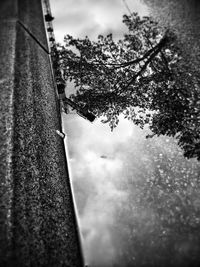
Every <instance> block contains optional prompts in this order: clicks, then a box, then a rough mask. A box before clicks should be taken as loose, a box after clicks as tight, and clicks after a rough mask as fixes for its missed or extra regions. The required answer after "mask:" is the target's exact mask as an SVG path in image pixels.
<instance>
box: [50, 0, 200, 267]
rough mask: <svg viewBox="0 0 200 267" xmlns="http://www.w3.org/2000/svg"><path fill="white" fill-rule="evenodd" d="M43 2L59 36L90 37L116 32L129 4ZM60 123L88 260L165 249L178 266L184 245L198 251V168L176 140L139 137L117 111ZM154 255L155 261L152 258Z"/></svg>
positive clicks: (163, 256) (107, 264) (108, 262)
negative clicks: (115, 122) (112, 124)
mask: <svg viewBox="0 0 200 267" xmlns="http://www.w3.org/2000/svg"><path fill="white" fill-rule="evenodd" d="M50 2H51V9H52V13H53V16H54V17H55V20H54V30H55V36H56V39H57V41H59V42H62V40H63V38H64V35H66V34H71V35H73V36H75V37H84V36H86V35H87V36H89V38H92V39H95V38H96V37H97V36H98V35H99V34H107V33H110V32H112V33H113V34H114V37H115V38H116V39H118V38H120V37H121V36H122V34H123V32H124V31H125V28H124V26H123V24H122V15H123V14H125V13H127V12H128V11H127V9H126V7H125V5H124V4H123V1H122V0H99V1H97V0H76V1H74V0H51V1H50ZM127 4H128V6H129V8H130V10H131V11H135V12H138V13H139V14H140V15H147V14H148V8H147V7H146V6H145V5H143V4H141V3H140V2H139V1H136V0H134V1H133V0H132V1H131V0H127ZM63 127H64V130H65V132H66V133H67V138H66V140H65V142H66V148H67V153H68V157H69V165H70V172H71V176H72V183H73V191H74V194H75V199H76V206H77V211H78V219H79V223H80V229H81V236H82V242H83V250H84V256H85V259H86V262H88V264H90V265H91V266H92V267H113V266H115V267H123V266H124V267H127V266H167V265H166V262H167V261H168V260H169V258H170V257H172V262H171V265H169V266H179V265H178V264H182V263H184V262H186V261H187V260H188V259H189V258H190V255H191V253H192V255H193V258H195V257H197V254H198V251H199V249H200V248H199V245H198V243H199V240H200V236H198V235H199V234H196V232H195V231H196V230H195V231H193V230H194V229H199V228H198V227H199V225H200V218H199V215H198V216H196V215H195V214H200V200H199V193H200V184H199V181H198V177H199V176H200V170H199V163H198V162H197V161H196V160H187V159H185V158H184V157H183V156H182V151H181V150H180V149H179V148H178V146H177V145H176V142H175V140H173V139H170V138H167V137H160V138H153V139H151V140H149V139H146V138H145V134H146V133H145V131H142V130H140V129H138V128H137V127H136V126H134V125H133V124H132V123H131V122H129V121H125V120H123V119H122V118H121V120H120V124H119V126H118V127H117V128H116V129H115V130H114V132H111V131H110V129H109V127H108V125H106V124H102V123H101V122H100V120H97V121H95V122H94V123H92V124H91V123H89V122H88V121H86V120H84V119H83V118H81V117H78V116H77V115H76V114H67V115H66V114H63ZM172 184H173V185H174V186H175V188H176V189H175V190H174V191H173V192H172V190H171V188H172ZM181 214H182V215H181ZM181 216H182V217H181ZM181 218H182V219H181ZM184 220H185V221H184ZM183 221H184V222H183ZM184 223H185V224H184ZM184 227H185V228H184ZM192 227H193V228H192ZM195 227H196V228H195ZM184 229H186V230H184ZM198 238H199V239H198ZM149 248H151V249H149ZM170 249H171V252H169V250H170ZM168 253H171V254H168ZM152 255H154V256H152ZM169 255H170V256H169ZM173 259H174V262H175V263H176V264H177V265H173ZM156 260H158V262H159V264H157V265H154V263H155V262H156ZM148 262H149V264H150V265H148ZM168 263H169V262H168ZM142 264H143V265H142ZM145 264H146V265H145ZM180 266H181V265H180ZM182 266H184V265H182ZM185 266H187V265H185ZM188 266H189V265H188Z"/></svg>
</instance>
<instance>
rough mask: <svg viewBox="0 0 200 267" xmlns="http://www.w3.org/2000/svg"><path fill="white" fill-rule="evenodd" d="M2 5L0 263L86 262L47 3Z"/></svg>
mask: <svg viewBox="0 0 200 267" xmlns="http://www.w3.org/2000/svg"><path fill="white" fill-rule="evenodd" d="M17 4H18V6H17ZM22 7H23V9H22ZM25 7H26V8H25ZM0 9H1V10H4V16H3V17H0V20H1V27H0V56H1V61H0V94H1V96H0V116H1V117H0V119H1V123H0V146H1V150H0V175H1V177H0V179H1V180H0V181H1V185H0V266H2V267H6V266H10V267H11V266H13V267H15V266H16V267H18V266H20V267H23V266H31V267H36V266H37V267H39V266H49V267H51V266H52V267H53V266H55V267H59V266H66V267H76V266H82V265H83V260H82V255H81V247H80V243H79V241H80V240H79V236H78V229H77V223H76V217H75V212H74V206H73V199H72V194H71V188H70V181H69V175H68V170H67V163H66V156H65V150H64V143H63V139H61V137H60V136H59V135H57V134H56V130H57V129H58V130H59V129H61V120H60V110H59V103H58V99H57V97H56V92H55V88H54V81H53V77H52V73H51V66H50V59H49V55H48V54H47V52H46V50H45V49H43V48H42V47H41V46H40V45H39V44H38V42H36V40H35V39H34V38H33V36H32V35H30V34H29V32H27V31H26V30H25V29H24V28H23V27H22V25H21V24H20V23H19V20H20V18H23V19H24V21H25V23H26V27H29V28H30V32H31V33H32V34H34V36H35V38H37V39H38V40H39V42H42V44H43V46H45V47H47V42H46V39H45V38H46V36H45V30H44V22H43V16H42V12H41V3H40V0H37V1H36V0H35V1H34V4H33V2H32V1H31V0H19V1H14V0H4V1H1V3H0ZM19 10H20V12H19ZM17 11H18V12H17ZM33 13H34V16H35V20H34V17H33ZM17 14H18V15H17ZM30 21H31V22H30ZM29 22H30V23H29Z"/></svg>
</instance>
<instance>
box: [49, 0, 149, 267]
mask: <svg viewBox="0 0 200 267" xmlns="http://www.w3.org/2000/svg"><path fill="white" fill-rule="evenodd" d="M50 3H51V9H52V14H53V16H54V17H55V20H54V30H55V36H56V40H57V41H58V42H62V41H63V38H64V35H65V34H71V35H73V36H75V37H85V36H86V35H87V36H89V37H90V38H92V39H96V38H97V36H98V35H99V34H108V33H110V32H112V33H113V36H114V38H116V39H118V38H120V37H121V36H122V34H123V32H124V31H125V28H124V25H123V24H122V15H123V14H125V13H127V12H128V11H127V8H126V6H125V5H124V3H123V1H122V0H76V1H74V0H51V1H50ZM127 4H128V6H129V8H130V9H131V10H132V11H136V12H139V13H140V14H141V15H145V14H147V8H146V7H145V6H144V5H142V4H141V3H140V2H139V1H138V0H134V1H130V0H127ZM63 125H64V129H65V132H67V135H68V138H67V140H66V147H67V151H68V157H69V158H70V170H71V176H72V180H73V181H72V182H73V186H74V193H75V198H76V204H77V210H78V214H79V223H80V227H81V232H82V237H83V249H84V254H85V258H86V261H88V262H89V263H91V262H93V264H97V263H99V264H100V265H101V266H110V264H111V263H112V259H113V257H114V254H115V249H114V245H113V244H112V240H111V239H112V238H111V234H110V232H109V229H110V227H111V225H112V224H113V221H114V213H115V212H116V210H117V207H118V205H119V204H120V203H121V202H123V201H125V199H126V193H125V192H124V191H123V190H120V189H119V187H118V184H119V182H120V178H121V175H122V173H123V171H124V162H123V159H122V158H121V157H120V154H121V152H120V149H121V148H123V147H124V146H126V144H127V143H128V142H129V138H130V137H131V136H134V135H138V130H135V127H133V124H132V123H130V122H129V121H124V120H121V122H120V124H119V127H118V128H117V129H116V130H115V131H114V132H111V131H110V129H109V127H108V126H107V125H105V124H102V123H100V122H99V121H97V122H94V123H93V124H91V123H89V122H88V121H85V120H84V119H83V118H81V117H78V116H77V115H75V114H70V115H65V114H63ZM117 203H118V204H117ZM102 256H103V257H102Z"/></svg>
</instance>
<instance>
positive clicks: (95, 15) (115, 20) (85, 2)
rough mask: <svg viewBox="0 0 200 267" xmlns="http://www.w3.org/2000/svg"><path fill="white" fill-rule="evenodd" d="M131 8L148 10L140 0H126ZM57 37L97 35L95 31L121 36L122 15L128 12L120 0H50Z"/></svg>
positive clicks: (139, 10) (143, 11) (58, 39)
mask: <svg viewBox="0 0 200 267" xmlns="http://www.w3.org/2000/svg"><path fill="white" fill-rule="evenodd" d="M127 3H128V5H129V8H130V10H131V11H135V12H139V13H140V14H141V15H146V14H147V13H148V10H147V8H146V6H145V5H143V4H142V3H141V2H140V1H139V0H134V1H127ZM51 9H52V13H53V15H54V16H55V21H54V22H53V24H54V28H55V35H56V39H57V41H59V42H62V41H63V38H64V35H66V34H71V35H73V36H75V37H85V36H86V35H87V36H89V37H90V38H92V39H96V37H97V36H98V34H106V33H108V30H109V33H110V32H114V33H115V34H116V36H115V37H116V38H119V37H121V36H122V34H123V32H124V31H125V27H124V26H123V24H122V15H123V14H124V13H127V12H128V11H127V9H126V8H125V6H124V4H123V1H122V0H103V1H102V0H95V1H94V0H78V1H72V0H69V1H64V0H51Z"/></svg>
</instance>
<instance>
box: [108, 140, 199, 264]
mask: <svg viewBox="0 0 200 267" xmlns="http://www.w3.org/2000/svg"><path fill="white" fill-rule="evenodd" d="M158 142H160V144H157V143H158ZM140 147H141V151H140V153H139V155H138V150H137V149H136V151H130V152H129V153H130V155H129V156H128V158H132V163H131V162H129V163H128V165H131V164H133V165H134V166H135V164H137V163H139V166H138V170H137V169H133V168H132V177H131V176H129V177H128V181H127V179H126V178H127V177H126V178H124V181H123V184H124V189H125V190H127V191H128V192H129V198H128V202H126V203H124V206H123V208H122V209H121V211H120V213H119V212H118V213H117V214H116V217H117V219H116V229H115V230H114V234H113V235H114V236H116V237H117V238H118V239H120V243H119V247H118V250H119V252H118V255H119V257H118V259H117V261H118V264H119V265H116V266H174V267H175V266H176V267H177V266H188V267H189V266H199V263H200V258H199V251H200V246H199V244H200V233H199V230H200V201H199V193H200V181H199V177H200V169H199V165H198V164H197V162H196V161H195V160H193V161H191V160H190V161H188V160H186V159H184V158H183V157H182V156H181V153H180V151H179V150H178V149H177V147H176V146H174V144H173V143H169V142H166V140H165V139H164V138H163V139H160V141H159V140H156V139H155V142H154V140H151V142H149V141H148V140H147V141H146V142H145V143H144V144H143V146H141V144H140ZM163 147H167V149H165V150H164V149H163ZM142 155H146V156H145V158H143V160H142V161H141V158H142ZM126 156H127V155H126ZM150 166H151V168H149V167H150Z"/></svg>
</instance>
